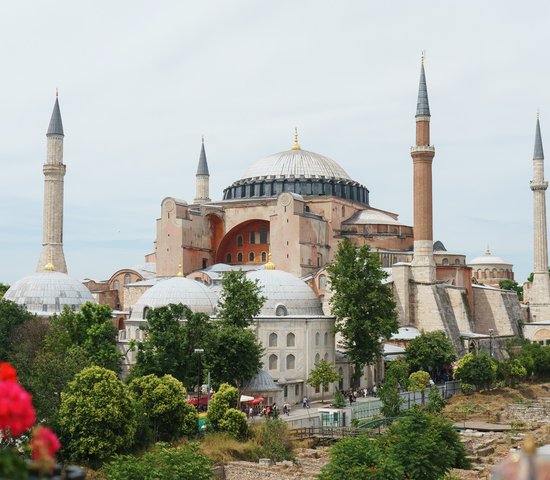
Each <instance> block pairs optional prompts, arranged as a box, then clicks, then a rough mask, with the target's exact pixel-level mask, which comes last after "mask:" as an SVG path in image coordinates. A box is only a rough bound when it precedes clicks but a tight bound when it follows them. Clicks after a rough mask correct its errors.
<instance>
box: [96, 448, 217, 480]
mask: <svg viewBox="0 0 550 480" xmlns="http://www.w3.org/2000/svg"><path fill="white" fill-rule="evenodd" d="M103 473H105V475H106V476H107V478H108V479H109V480H128V479H140V480H158V479H181V480H210V479H211V478H212V464H211V461H210V460H209V459H208V457H206V456H204V455H201V454H199V453H198V452H197V448H196V447H195V446H188V447H185V446H180V447H175V448H172V447H170V446H169V445H168V444H165V443H158V444H157V445H156V446H155V447H154V448H153V450H151V451H149V452H147V453H145V454H144V455H143V456H141V457H134V456H132V455H118V456H116V457H115V459H114V460H113V461H112V462H111V463H109V464H108V465H106V466H105V467H104V468H103Z"/></svg>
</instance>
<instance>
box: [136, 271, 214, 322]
mask: <svg viewBox="0 0 550 480" xmlns="http://www.w3.org/2000/svg"><path fill="white" fill-rule="evenodd" d="M170 303H175V304H178V303H183V305H186V306H187V307H189V308H190V309H191V310H193V312H204V313H207V314H209V315H211V314H212V313H214V307H215V306H216V303H217V298H216V295H215V294H214V293H213V292H212V291H211V290H210V289H209V288H208V287H206V286H205V285H203V284H202V283H200V282H197V281H195V280H190V279H189V278H184V277H170V278H167V279H166V280H161V281H159V282H158V283H156V284H155V285H153V286H152V287H151V288H150V289H149V290H147V291H146V292H145V293H144V294H143V295H142V296H141V297H140V298H139V300H138V301H137V303H136V304H135V305H134V307H133V308H132V315H131V318H132V319H133V320H136V319H137V320H142V319H144V318H145V316H144V314H143V311H144V309H145V308H156V307H164V306H166V305H169V304H170Z"/></svg>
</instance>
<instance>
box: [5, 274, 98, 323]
mask: <svg viewBox="0 0 550 480" xmlns="http://www.w3.org/2000/svg"><path fill="white" fill-rule="evenodd" d="M4 298H5V299H6V300H11V301H12V302H15V303H17V304H19V305H25V306H26V307H27V310H28V311H29V312H31V313H35V314H36V315H39V316H41V317H51V316H52V315H54V314H56V313H61V312H63V309H64V308H65V307H69V308H70V309H71V310H73V311H76V310H79V309H80V307H81V306H82V305H84V304H85V303H86V302H93V303H96V301H95V299H94V297H93V295H92V294H91V292H90V290H88V289H87V288H86V287H85V286H84V285H83V284H82V283H81V282H79V281H78V280H76V279H74V278H72V277H69V275H67V274H66V273H62V272H56V271H49V270H46V271H44V272H38V273H34V274H32V275H29V276H27V277H24V278H22V279H21V280H18V281H17V282H15V283H14V284H13V285H12V286H11V287H10V288H9V289H8V291H7V292H6V293H5V295H4Z"/></svg>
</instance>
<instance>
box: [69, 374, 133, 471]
mask: <svg viewBox="0 0 550 480" xmlns="http://www.w3.org/2000/svg"><path fill="white" fill-rule="evenodd" d="M59 425H60V428H61V444H62V445H63V452H64V453H65V455H67V457H68V458H69V459H70V460H71V461H76V462H83V463H86V464H89V465H92V466H96V467H97V466H98V465H99V464H100V463H102V462H104V461H105V460H107V459H109V458H110V457H111V456H112V455H114V454H115V453H118V452H120V451H122V450H126V449H129V448H131V447H132V445H133V443H134V435H135V433H136V427H137V419H136V401H135V399H134V397H133V396H132V394H131V393H130V391H129V390H128V387H127V386H126V385H125V384H124V383H122V382H121V381H120V380H119V379H118V378H117V376H116V374H115V373H114V372H113V371H112V370H107V369H105V368H101V367H89V368H85V369H84V370H82V371H81V372H80V373H78V374H77V375H76V376H75V379H74V380H73V381H72V382H70V383H69V385H68V387H67V389H66V391H65V392H63V394H62V395H61V407H60V409H59Z"/></svg>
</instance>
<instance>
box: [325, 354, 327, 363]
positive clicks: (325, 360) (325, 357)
mask: <svg viewBox="0 0 550 480" xmlns="http://www.w3.org/2000/svg"><path fill="white" fill-rule="evenodd" d="M325 362H328V352H327V353H325Z"/></svg>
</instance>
